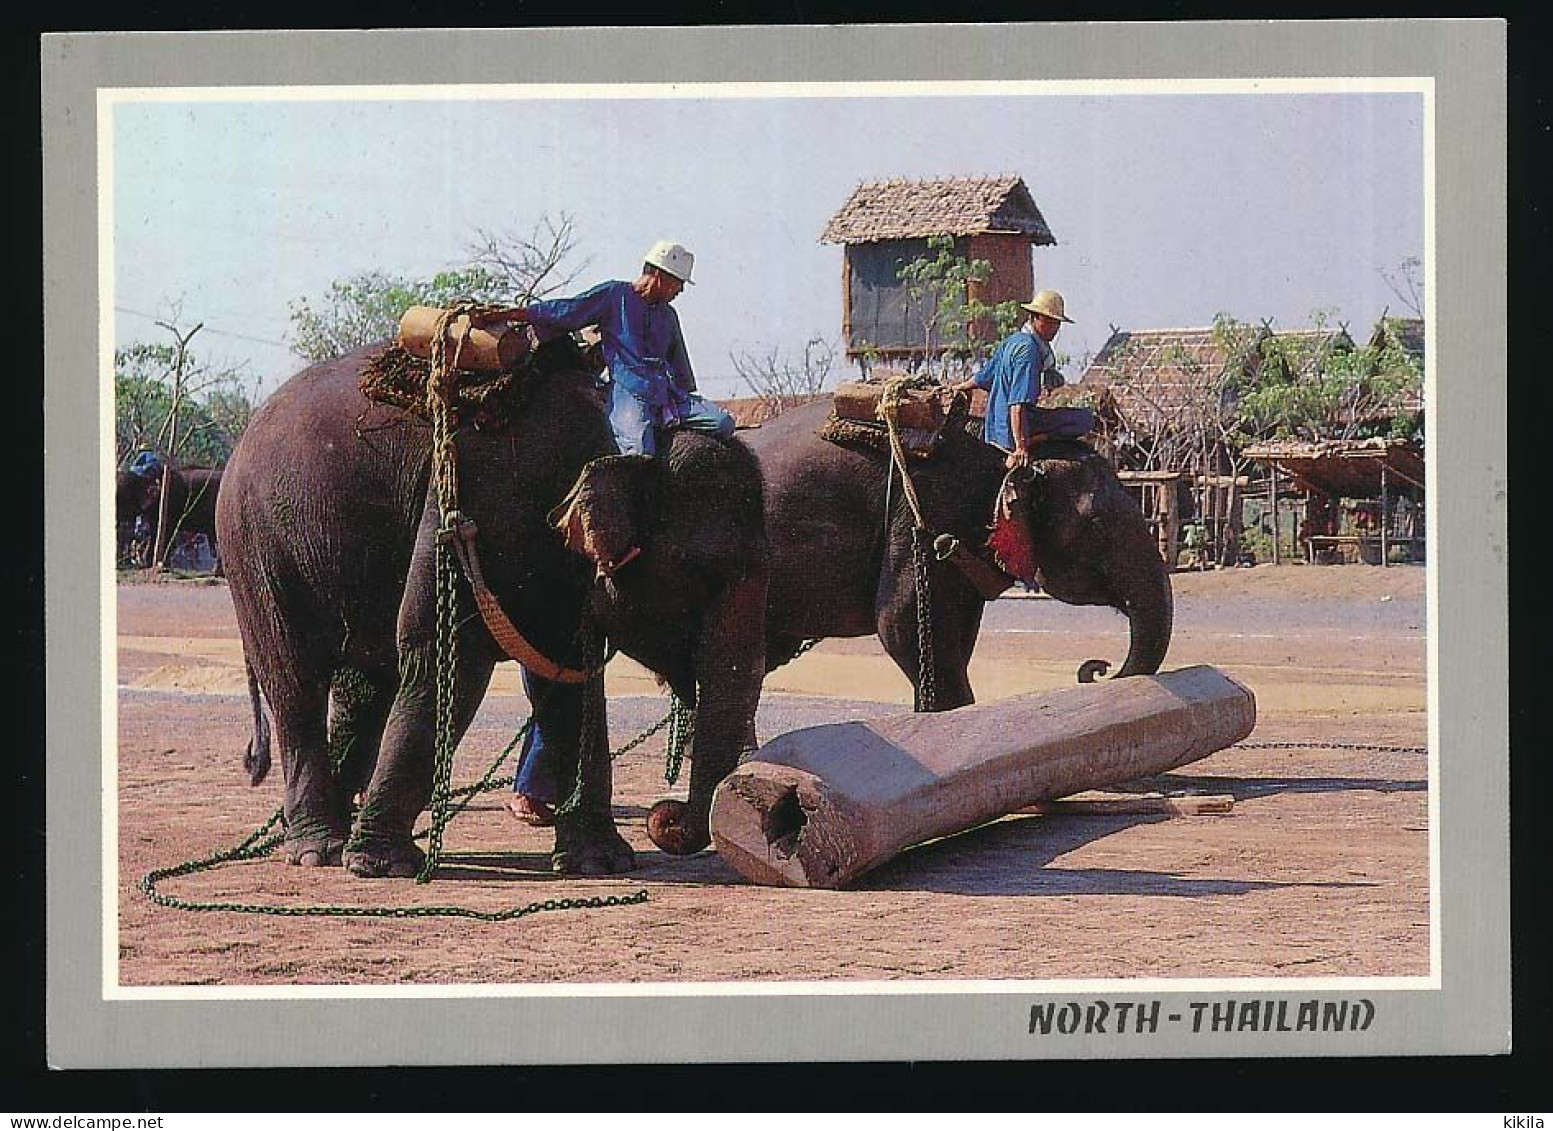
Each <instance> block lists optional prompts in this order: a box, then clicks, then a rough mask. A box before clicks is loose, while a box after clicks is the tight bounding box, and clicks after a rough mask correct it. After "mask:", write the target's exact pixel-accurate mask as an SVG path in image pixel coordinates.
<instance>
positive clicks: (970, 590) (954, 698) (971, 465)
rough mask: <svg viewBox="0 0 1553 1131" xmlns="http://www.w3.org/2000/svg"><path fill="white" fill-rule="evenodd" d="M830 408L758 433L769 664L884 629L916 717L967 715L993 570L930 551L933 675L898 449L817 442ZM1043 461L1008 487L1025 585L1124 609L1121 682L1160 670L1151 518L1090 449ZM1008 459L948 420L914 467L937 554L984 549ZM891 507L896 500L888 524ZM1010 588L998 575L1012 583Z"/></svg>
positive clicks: (1068, 450)
mask: <svg viewBox="0 0 1553 1131" xmlns="http://www.w3.org/2000/svg"><path fill="white" fill-rule="evenodd" d="M829 411H830V404H829V400H828V398H827V399H825V400H820V401H816V402H812V403H810V404H807V405H803V406H800V407H798V408H795V409H791V410H789V411H787V412H785V413H783V414H782V415H780V416H778V417H777V418H776V419H775V420H772V421H770V422H768V423H766V424H764V425H762V426H761V427H760V428H759V429H757V430H754V431H752V432H751V433H749V435H750V439H749V441H748V443H749V445H750V447H751V449H752V450H753V451H754V452H755V454H756V456H757V458H759V460H760V465H761V470H762V472H763V473H764V475H765V481H766V528H767V531H768V535H769V537H770V539H771V546H772V552H771V584H770V587H769V595H770V598H769V602H768V605H767V612H766V624H767V634H768V635H767V646H766V658H767V664H768V665H769V666H770V667H773V668H774V667H775V666H777V665H778V664H781V663H783V662H786V661H787V660H788V659H790V658H791V657H792V656H794V655H796V654H797V652H798V651H799V649H800V648H801V647H802V646H803V643H804V641H806V640H812V639H817V638H823V637H829V636H866V635H869V634H870V633H876V634H877V635H878V637H879V640H880V642H881V643H882V644H883V645H884V647H885V650H886V651H887V652H888V653H889V654H890V656H891V658H892V659H894V661H895V662H896V664H897V665H898V666H899V667H900V669H901V671H903V672H904V673H905V674H906V676H907V677H908V678H909V679H910V680H911V682H912V686H913V687H914V688H915V689H916V691H917V696H918V703H919V705H922V706H924V707H925V709H930V710H950V709H952V708H955V707H962V706H965V705H967V704H969V703H972V702H974V701H975V695H974V693H973V692H972V689H971V684H970V677H969V672H968V668H969V665H970V660H971V652H972V650H973V648H974V647H975V645H976V636H977V632H978V631H979V629H980V626H981V616H982V608H983V605H984V603H985V601H986V600H988V599H989V598H990V592H991V591H995V590H996V589H997V588H998V586H997V585H993V586H992V587H991V590H990V591H989V590H982V589H978V587H977V585H976V584H975V583H974V582H973V576H974V575H975V574H976V573H981V574H982V575H986V574H988V573H990V572H991V567H990V566H988V565H979V563H975V562H972V563H969V564H970V565H971V566H979V568H975V569H970V570H962V569H960V568H957V567H956V565H955V564H953V563H952V562H950V561H940V560H938V557H939V555H938V554H936V553H935V552H934V551H933V550H932V549H931V548H930V549H928V550H927V553H926V558H927V566H926V568H927V571H928V572H927V576H928V577H929V579H930V580H929V590H930V602H929V605H930V613H929V619H928V627H929V629H930V631H929V633H928V634H927V639H928V640H929V641H930V643H931V648H930V650H928V651H929V652H930V655H931V663H930V664H929V665H928V669H927V671H926V672H923V670H922V668H921V664H920V657H921V654H922V651H924V649H922V648H921V647H920V638H919V632H918V616H917V601H916V583H915V580H914V576H915V571H914V559H913V546H912V541H913V538H912V530H913V527H914V525H915V523H914V520H913V516H912V514H911V511H910V509H909V506H908V504H907V502H906V500H905V499H904V498H903V495H904V491H903V488H902V484H901V481H900V477H899V474H898V473H896V474H895V478H894V480H893V483H892V484H891V485H890V486H889V487H887V486H886V479H887V476H889V475H890V474H891V472H890V467H891V460H890V456H889V455H888V453H887V452H885V451H882V450H878V451H876V450H871V449H870V448H868V447H864V446H853V445H847V446H842V445H839V444H836V443H833V442H831V441H830V440H827V439H823V438H821V437H820V436H818V435H817V434H816V431H817V429H818V428H819V427H820V426H821V425H823V424H824V422H825V420H826V418H827V414H828V413H829ZM961 419H963V418H961ZM1034 455H1035V461H1036V462H1035V464H1034V474H1029V475H1028V476H1027V477H1024V478H1022V477H1021V475H1020V474H1018V473H1016V474H1015V476H1013V477H1012V480H1011V482H1012V483H1014V484H1016V485H1017V487H1018V494H1019V496H1020V501H1019V503H1018V504H1017V505H1018V507H1019V508H1020V509H1021V512H1022V513H1023V515H1024V517H1025V519H1026V521H1027V522H1028V524H1029V526H1028V529H1029V531H1030V543H1031V547H1032V550H1033V559H1034V561H1033V566H1034V568H1033V576H1031V577H1027V578H1024V579H1023V580H1026V581H1029V582H1032V583H1035V584H1039V586H1040V587H1041V588H1042V589H1044V590H1045V591H1046V592H1047V593H1049V594H1050V595H1051V596H1052V597H1055V598H1056V599H1058V600H1060V601H1064V602H1067V603H1069V604H1075V605H1110V606H1111V607H1113V608H1115V609H1118V610H1120V611H1121V612H1123V613H1125V614H1126V615H1127V618H1128V621H1129V626H1130V645H1129V648H1128V652H1127V657H1126V660H1125V661H1124V663H1123V664H1122V667H1121V668H1120V670H1119V671H1118V672H1117V673H1116V676H1117V677H1118V678H1119V677H1122V676H1132V675H1139V674H1150V673H1153V672H1155V671H1157V670H1158V669H1159V666H1160V664H1161V663H1163V662H1164V658H1165V653H1166V650H1167V649H1168V647H1169V644H1170V634H1171V625H1172V617H1173V603H1172V597H1171V589H1170V575H1169V571H1168V570H1167V569H1166V567H1165V564H1164V562H1163V561H1161V560H1160V557H1159V553H1158V551H1157V549H1156V548H1155V540H1154V537H1153V535H1152V534H1151V533H1150V531H1149V528H1148V525H1147V523H1146V522H1145V521H1144V518H1143V515H1142V514H1141V512H1140V511H1139V509H1138V507H1137V505H1136V503H1134V502H1133V500H1132V498H1131V497H1130V496H1129V495H1128V494H1127V492H1126V490H1125V488H1123V487H1122V486H1121V483H1120V481H1119V480H1118V479H1117V477H1116V474H1115V472H1114V471H1113V470H1112V468H1111V466H1110V464H1109V463H1107V462H1106V461H1105V460H1104V459H1103V458H1102V457H1100V456H1099V455H1097V454H1096V453H1095V452H1094V451H1093V449H1091V448H1090V447H1089V446H1088V445H1087V444H1085V443H1083V442H1082V441H1079V440H1061V439H1052V440H1048V441H1046V442H1044V443H1042V444H1040V445H1038V446H1037V448H1036V449H1035V452H1034ZM1003 459H1004V457H1003V453H1002V452H1001V451H999V450H998V449H995V448H993V447H992V446H990V445H988V444H985V443H983V442H982V441H981V440H980V439H979V438H978V437H977V436H975V435H974V434H972V433H971V432H969V431H968V430H966V429H965V428H964V427H963V426H956V424H955V419H954V418H951V421H950V423H949V425H948V426H946V428H945V430H944V433H943V437H942V440H941V443H940V445H939V448H938V449H937V451H936V452H935V454H934V456H933V457H932V458H930V459H925V460H916V459H912V460H910V463H909V468H910V474H911V478H912V483H913V485H914V487H915V490H916V492H917V495H918V497H919V499H920V502H921V506H922V510H923V513H924V515H925V517H926V521H927V524H928V525H929V526H930V527H931V532H930V534H929V536H928V540H929V541H930V542H934V541H936V542H938V543H939V545H940V546H946V543H945V542H944V541H943V540H941V539H939V538H935V537H934V535H944V534H947V535H948V536H949V537H950V538H952V539H956V540H958V542H959V544H960V545H961V547H962V548H963V549H962V550H961V554H963V553H964V552H965V551H967V550H970V549H971V548H978V547H981V546H982V545H983V543H984V542H985V541H986V538H987V527H988V524H989V522H990V521H991V518H992V515H993V505H994V500H995V499H996V498H998V496H999V493H1000V490H1001V489H1002V485H1003V483H1004V479H1005V474H1006V473H1005V469H1004V462H1003ZM887 497H890V498H892V499H893V504H892V508H891V512H890V513H888V514H887V513H886V498H887ZM957 556H958V555H957ZM998 576H1001V575H998ZM1009 583H1010V579H1009V578H1007V577H1003V578H1002V585H1003V586H1004V587H1006V586H1007V585H1008V584H1009ZM984 594H985V595H984ZM1107 666H1108V665H1106V664H1105V663H1104V662H1103V661H1098V660H1093V661H1089V662H1088V663H1087V664H1085V665H1084V666H1083V667H1082V668H1081V669H1080V674H1079V678H1080V679H1081V680H1083V681H1085V682H1088V680H1089V678H1090V677H1091V676H1092V674H1093V673H1095V672H1098V673H1099V674H1104V672H1105V670H1106V669H1107ZM924 676H926V679H925V678H924ZM928 680H931V684H930V686H929V687H926V688H925V687H924V683H926V682H927V681H928ZM924 692H927V694H924Z"/></svg>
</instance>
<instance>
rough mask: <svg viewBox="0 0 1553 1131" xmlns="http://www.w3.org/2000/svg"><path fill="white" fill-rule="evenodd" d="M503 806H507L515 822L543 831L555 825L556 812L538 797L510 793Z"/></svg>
mask: <svg viewBox="0 0 1553 1131" xmlns="http://www.w3.org/2000/svg"><path fill="white" fill-rule="evenodd" d="M503 804H505V805H506V806H507V812H509V813H511V814H512V816H513V818H514V819H515V820H517V821H520V822H522V823H523V824H525V825H532V826H533V827H534V828H537V829H543V828H549V827H550V826H551V825H553V824H555V810H554V809H552V808H551V807H550V806H549V805H547V804H545V803H544V802H543V801H540V800H539V799H538V798H537V797H529V796H528V795H527V794H523V793H510V794H508V795H507V800H506V801H505V802H503Z"/></svg>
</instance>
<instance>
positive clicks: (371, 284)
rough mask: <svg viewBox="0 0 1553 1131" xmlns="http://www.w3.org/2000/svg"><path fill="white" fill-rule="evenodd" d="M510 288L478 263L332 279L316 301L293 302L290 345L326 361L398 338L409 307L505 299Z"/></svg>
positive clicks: (309, 358)
mask: <svg viewBox="0 0 1553 1131" xmlns="http://www.w3.org/2000/svg"><path fill="white" fill-rule="evenodd" d="M509 287H510V284H509V283H508V282H507V280H505V279H503V278H502V277H501V276H499V275H498V274H497V273H495V272H494V271H491V270H489V269H487V268H485V267H478V266H477V267H470V268H467V269H464V270H459V271H443V272H440V273H438V274H436V275H433V276H432V277H431V278H430V279H408V278H405V277H404V276H402V275H389V274H386V273H384V272H382V271H366V272H363V273H361V274H359V275H352V276H351V277H350V278H348V279H343V280H337V281H336V282H333V283H331V284H329V290H328V292H327V294H325V296H324V298H323V299H322V300H321V301H320V302H319V304H318V305H316V306H315V305H314V304H313V303H312V302H311V301H309V300H308V299H306V298H303V299H299V300H297V301H296V302H294V303H291V304H290V309H291V315H290V317H291V325H292V332H291V335H290V337H291V343H290V344H291V347H292V348H293V349H294V350H296V352H297V353H299V354H301V355H302V356H303V357H305V358H307V360H309V361H326V360H328V359H329V358H332V357H339V356H340V355H341V354H344V353H349V352H350V351H351V350H353V349H356V348H358V347H359V346H364V345H368V344H369V343H371V342H378V341H383V340H384V339H387V338H391V337H393V335H394V333H395V332H396V331H397V330H398V328H399V318H400V316H401V315H403V314H404V312H405V310H406V309H408V308H409V307H412V306H451V305H452V304H453V303H455V302H458V301H460V300H469V301H473V302H500V301H505V299H506V298H508V297H510V296H509Z"/></svg>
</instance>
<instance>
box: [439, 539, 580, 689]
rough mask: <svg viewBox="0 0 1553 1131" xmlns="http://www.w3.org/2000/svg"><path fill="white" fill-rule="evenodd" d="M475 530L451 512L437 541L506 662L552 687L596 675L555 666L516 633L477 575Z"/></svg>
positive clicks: (479, 575)
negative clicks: (451, 555)
mask: <svg viewBox="0 0 1553 1131" xmlns="http://www.w3.org/2000/svg"><path fill="white" fill-rule="evenodd" d="M477 529H478V528H477V527H476V526H475V523H474V520H473V519H471V518H466V517H465V516H464V515H462V514H460V513H459V512H458V511H453V512H452V513H450V514H449V515H448V516H447V517H446V518H445V519H444V521H443V527H442V529H441V530H440V531H438V532H437V537H438V539H440V540H442V541H445V542H449V543H451V544H452V546H453V550H454V552H455V553H456V554H457V555H458V562H459V565H460V566H461V567H462V568H463V571H464V576H465V577H466V578H467V579H468V581H469V587H470V588H471V589H472V590H474V595H475V607H476V608H478V609H479V610H480V619H481V620H483V621H485V627H486V628H487V629H489V630H490V633H491V636H492V637H493V638H494V639H495V640H496V643H497V644H499V645H500V646H501V649H502V651H503V652H505V653H507V656H508V658H509V659H513V660H516V661H517V662H518V663H520V664H522V665H523V666H524V667H525V668H527V669H528V671H529V672H530V673H531V674H532V675H537V676H539V678H541V679H547V680H550V681H551V682H552V683H584V682H586V681H587V680H589V679H591V678H592V677H593V676H595V675H597V674H598V672H597V670H595V671H581V670H579V669H577V668H568V667H565V666H563V665H561V664H558V663H556V662H555V661H554V660H552V659H551V658H550V657H549V656H546V655H545V654H544V653H543V652H541V651H540V650H539V649H538V648H535V647H534V646H533V645H532V644H530V643H529V641H528V638H527V637H525V636H524V635H523V634H522V633H521V632H519V631H518V626H517V625H515V624H513V623H512V620H511V619H510V618H509V617H508V616H507V614H506V612H504V611H503V610H502V607H501V602H500V601H498V600H497V599H496V594H494V593H492V592H491V591H490V589H488V588H487V587H486V584H485V577H484V575H482V574H481V572H480V556H479V554H478V553H477V552H476V550H475V534H476V532H477Z"/></svg>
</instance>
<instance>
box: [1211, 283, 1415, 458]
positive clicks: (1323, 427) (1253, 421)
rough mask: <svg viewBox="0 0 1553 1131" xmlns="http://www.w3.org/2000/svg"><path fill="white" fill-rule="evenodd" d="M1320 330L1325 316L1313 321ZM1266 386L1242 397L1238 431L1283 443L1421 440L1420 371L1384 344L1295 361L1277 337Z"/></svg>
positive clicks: (1268, 345) (1267, 351)
mask: <svg viewBox="0 0 1553 1131" xmlns="http://www.w3.org/2000/svg"><path fill="white" fill-rule="evenodd" d="M1312 321H1313V322H1315V323H1316V325H1317V326H1318V327H1320V326H1322V325H1324V322H1325V319H1324V315H1323V312H1319V311H1318V312H1316V313H1315V314H1313V315H1312ZM1262 348H1263V355H1264V364H1263V366H1262V367H1261V379H1260V380H1259V381H1257V382H1256V384H1255V385H1254V386H1253V387H1250V388H1248V389H1246V390H1245V391H1244V392H1243V394H1242V396H1241V398H1240V407H1239V414H1240V418H1241V419H1240V422H1239V425H1238V428H1239V431H1240V433H1241V434H1243V435H1247V436H1254V437H1257V438H1262V437H1269V438H1274V439H1281V440H1310V441H1321V440H1355V439H1367V438H1370V437H1378V436H1388V437H1393V438H1397V439H1416V438H1417V434H1418V429H1419V427H1420V421H1419V419H1418V416H1417V414H1416V413H1415V412H1413V411H1411V408H1412V406H1413V405H1416V404H1417V402H1418V398H1419V396H1420V394H1421V393H1422V391H1423V370H1422V367H1421V366H1420V365H1419V363H1418V361H1417V360H1416V359H1415V358H1413V357H1411V356H1409V355H1408V354H1407V352H1406V351H1405V350H1403V349H1402V348H1401V347H1400V346H1399V345H1397V344H1396V342H1395V341H1394V340H1393V339H1391V338H1390V337H1387V338H1386V339H1385V340H1384V341H1383V342H1382V343H1381V344H1376V343H1374V342H1371V343H1368V344H1366V345H1363V346H1358V347H1355V348H1352V349H1341V350H1337V349H1332V350H1327V351H1324V352H1323V353H1322V354H1320V355H1319V356H1316V357H1303V358H1301V357H1293V356H1291V355H1290V353H1289V350H1290V349H1291V346H1290V344H1289V343H1288V342H1287V341H1285V340H1283V339H1280V338H1276V337H1274V338H1270V339H1268V340H1267V341H1266V342H1264V343H1263V347H1262Z"/></svg>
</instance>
